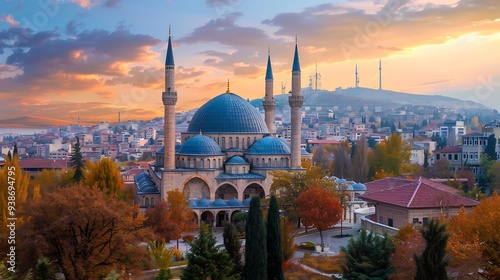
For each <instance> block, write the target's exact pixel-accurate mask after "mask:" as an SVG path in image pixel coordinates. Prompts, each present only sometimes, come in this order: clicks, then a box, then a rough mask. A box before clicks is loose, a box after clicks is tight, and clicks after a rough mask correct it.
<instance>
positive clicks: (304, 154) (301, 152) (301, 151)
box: [300, 148, 311, 156]
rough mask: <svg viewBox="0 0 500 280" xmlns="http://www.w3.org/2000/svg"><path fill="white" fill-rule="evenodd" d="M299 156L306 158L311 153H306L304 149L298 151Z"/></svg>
mask: <svg viewBox="0 0 500 280" xmlns="http://www.w3.org/2000/svg"><path fill="white" fill-rule="evenodd" d="M300 154H301V155H303V156H308V155H310V154H311V153H309V152H308V151H306V149H304V148H302V149H300Z"/></svg>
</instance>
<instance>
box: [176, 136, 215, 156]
mask: <svg viewBox="0 0 500 280" xmlns="http://www.w3.org/2000/svg"><path fill="white" fill-rule="evenodd" d="M179 154H184V155H221V154H222V151H221V150H220V147H219V145H218V144H217V143H216V142H215V141H214V140H212V138H210V137H207V136H204V135H196V136H194V137H192V138H189V139H188V140H187V141H186V142H185V143H184V145H182V147H181V149H180V150H179Z"/></svg>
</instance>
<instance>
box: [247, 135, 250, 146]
mask: <svg viewBox="0 0 500 280" xmlns="http://www.w3.org/2000/svg"><path fill="white" fill-rule="evenodd" d="M247 145H248V147H250V137H247Z"/></svg>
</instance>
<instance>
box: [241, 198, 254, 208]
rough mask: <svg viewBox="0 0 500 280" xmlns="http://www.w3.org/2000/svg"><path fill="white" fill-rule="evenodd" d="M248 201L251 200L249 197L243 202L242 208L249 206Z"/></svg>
mask: <svg viewBox="0 0 500 280" xmlns="http://www.w3.org/2000/svg"><path fill="white" fill-rule="evenodd" d="M250 200H252V198H251V197H249V198H247V199H245V200H243V206H250Z"/></svg>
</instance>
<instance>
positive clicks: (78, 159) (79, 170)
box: [70, 136, 84, 183]
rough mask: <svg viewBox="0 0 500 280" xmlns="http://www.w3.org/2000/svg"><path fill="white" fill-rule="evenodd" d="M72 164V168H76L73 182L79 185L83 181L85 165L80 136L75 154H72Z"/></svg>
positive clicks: (77, 139)
mask: <svg viewBox="0 0 500 280" xmlns="http://www.w3.org/2000/svg"><path fill="white" fill-rule="evenodd" d="M70 163H71V166H72V167H73V168H75V175H73V180H74V181H75V183H79V182H80V181H81V180H82V179H83V166H84V164H83V157H82V152H81V149H80V138H78V136H77V137H76V144H75V148H74V150H73V153H71V159H70Z"/></svg>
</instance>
